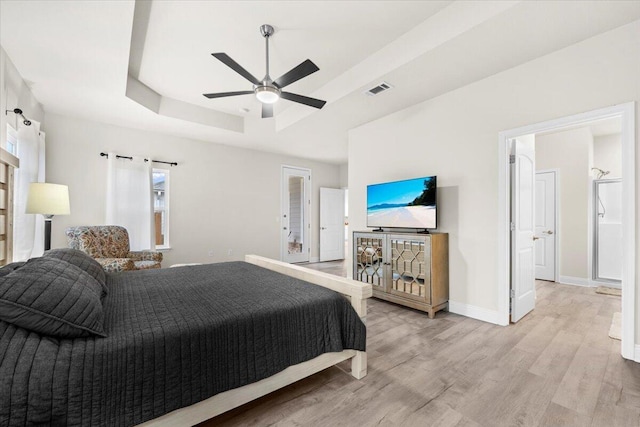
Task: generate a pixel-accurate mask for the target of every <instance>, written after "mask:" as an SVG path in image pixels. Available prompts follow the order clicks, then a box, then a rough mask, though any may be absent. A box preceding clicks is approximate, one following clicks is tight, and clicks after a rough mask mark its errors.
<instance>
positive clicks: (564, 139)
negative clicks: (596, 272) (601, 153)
mask: <svg viewBox="0 0 640 427" xmlns="http://www.w3.org/2000/svg"><path fill="white" fill-rule="evenodd" d="M592 145H593V137H592V136H591V131H590V129H589V128H588V127H583V128H579V129H572V130H568V131H564V132H556V133H552V134H546V135H536V169H537V170H541V169H558V175H559V181H560V186H559V191H560V194H559V196H560V197H559V199H560V206H558V209H559V213H560V224H559V227H558V231H559V238H560V265H559V268H560V276H568V277H571V278H580V279H585V280H588V279H590V277H591V274H590V273H589V271H590V270H589V232H590V231H589V216H590V215H591V210H590V208H589V192H590V191H591V179H590V177H591V173H590V172H591V171H590V168H591V162H590V150H591V147H592Z"/></svg>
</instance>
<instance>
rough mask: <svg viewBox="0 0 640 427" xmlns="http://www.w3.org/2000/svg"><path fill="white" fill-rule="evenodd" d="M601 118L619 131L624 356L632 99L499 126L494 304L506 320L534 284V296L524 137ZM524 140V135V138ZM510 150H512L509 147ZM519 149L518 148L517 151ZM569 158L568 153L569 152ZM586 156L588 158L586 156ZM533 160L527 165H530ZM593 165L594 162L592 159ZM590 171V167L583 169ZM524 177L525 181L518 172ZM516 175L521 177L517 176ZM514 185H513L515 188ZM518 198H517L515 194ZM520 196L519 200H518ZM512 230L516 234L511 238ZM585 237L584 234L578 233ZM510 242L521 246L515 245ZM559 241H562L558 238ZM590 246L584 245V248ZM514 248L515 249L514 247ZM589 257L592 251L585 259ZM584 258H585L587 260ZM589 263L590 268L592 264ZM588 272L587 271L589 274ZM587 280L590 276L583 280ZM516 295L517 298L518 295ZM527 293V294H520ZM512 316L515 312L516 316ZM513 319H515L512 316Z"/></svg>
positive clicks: (630, 277) (630, 317) (630, 249)
mask: <svg viewBox="0 0 640 427" xmlns="http://www.w3.org/2000/svg"><path fill="white" fill-rule="evenodd" d="M605 119H618V120H619V121H620V123H621V128H622V132H621V133H620V142H621V156H622V164H621V173H620V175H621V179H622V188H621V194H622V205H621V207H620V211H621V214H620V218H621V233H622V241H621V245H620V247H621V248H622V253H623V266H624V267H623V270H622V274H621V277H622V280H621V288H622V298H621V303H622V307H621V308H622V332H621V338H622V339H621V341H622V344H621V353H622V356H623V357H625V358H627V359H634V352H635V351H634V346H635V342H634V341H635V327H636V323H637V317H636V312H635V304H634V302H635V198H636V195H635V181H634V176H635V173H634V171H635V143H634V141H635V105H634V104H633V103H628V104H623V105H617V106H613V107H608V108H604V109H600V110H596V111H591V112H588V113H582V114H578V115H575V116H569V117H564V118H561V119H556V120H551V121H548V122H544V123H539V124H534V125H530V126H525V127H521V128H518V129H512V130H510V131H505V132H501V133H500V135H499V157H500V165H501V166H500V172H499V186H500V187H499V190H500V191H499V209H500V210H499V222H500V224H501V225H500V228H499V242H498V243H499V253H500V256H499V286H500V288H499V289H500V295H499V300H500V301H499V304H500V312H501V316H500V319H501V324H505V325H506V324H508V323H509V320H510V319H511V315H512V313H511V312H510V310H513V309H514V307H512V304H515V305H516V306H517V304H518V303H519V302H521V303H522V307H520V308H523V307H524V309H522V310H519V309H518V307H515V310H519V311H518V312H517V313H516V314H518V316H522V315H523V314H522V313H526V310H527V309H528V307H527V305H529V306H530V308H531V309H533V308H534V307H535V290H534V291H533V299H532V295H531V289H532V287H531V285H532V283H535V282H534V278H535V267H534V263H535V258H534V255H533V254H534V242H535V241H536V240H537V239H536V240H534V238H535V237H536V230H535V227H534V224H533V223H532V222H531V221H529V222H527V221H526V220H527V218H528V219H529V220H531V218H534V216H535V214H534V213H533V210H534V208H535V187H534V186H535V184H534V182H535V178H534V174H535V167H533V168H532V167H529V168H528V169H527V161H522V162H520V159H521V158H523V157H521V154H523V155H529V156H531V154H530V153H528V154H527V152H526V146H527V143H530V141H531V136H533V135H538V134H544V133H552V132H558V131H561V130H569V129H572V128H577V127H579V126H583V125H585V124H586V123H591V122H594V121H599V120H605ZM527 140H528V141H527ZM514 150H515V151H514ZM519 150H523V151H522V153H521V152H519ZM569 159H571V154H569ZM590 160H591V162H592V161H593V158H591V159H590ZM511 162H515V164H516V165H517V164H521V165H522V166H523V168H521V170H520V171H519V172H518V171H516V174H518V173H520V175H517V176H516V181H513V180H512V173H511V172H512V168H513V167H514V166H512V165H513V163H511ZM529 166H532V165H529ZM596 166H597V165H596ZM587 173H589V172H587ZM525 176H526V177H527V179H528V180H529V181H527V182H528V184H527V182H525V181H522V179H521V178H523V177H525ZM518 179H521V181H517V180H518ZM518 182H521V184H524V185H523V189H524V190H528V192H526V191H525V192H524V193H522V192H520V191H519V190H518V189H517V188H516V189H514V185H517V183H518ZM514 190H515V191H514ZM589 191H590V186H589V184H586V183H585V188H584V192H585V193H586V194H587V195H588V193H589ZM518 198H520V200H518ZM518 202H519V203H518ZM513 203H516V209H517V210H519V211H516V212H515V214H516V215H515V216H514V217H512V213H514V212H513V211H514V208H513ZM583 213H584V215H582V216H583V218H582V219H583V221H584V222H589V213H588V212H583ZM514 234H515V235H516V236H517V237H516V241H515V242H514ZM583 237H584V239H585V240H588V235H587V236H583ZM514 244H516V245H517V244H521V246H519V247H518V246H516V247H514ZM561 245H562V244H561ZM590 247H591V246H590V245H589V246H588V248H590ZM518 251H519V252H518ZM590 261H591V257H590V256H589V258H588V259H587V262H586V263H589V262H590ZM586 263H585V264H586ZM589 267H590V266H588V267H587V268H588V269H589V272H590V271H591V269H590V268H589ZM589 277H591V276H589ZM587 283H589V280H587ZM520 297H523V298H522V301H518V299H519V298H520ZM525 297H526V298H525ZM516 317H517V316H516ZM516 320H517V319H516Z"/></svg>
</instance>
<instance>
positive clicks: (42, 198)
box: [26, 182, 70, 215]
mask: <svg viewBox="0 0 640 427" xmlns="http://www.w3.org/2000/svg"><path fill="white" fill-rule="evenodd" d="M26 213H28V214H43V215H69V213H70V209H69V187H67V186H66V185H60V184H49V183H44V182H32V183H31V184H29V195H28V196H27V210H26Z"/></svg>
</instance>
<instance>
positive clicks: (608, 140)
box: [592, 133, 622, 179]
mask: <svg viewBox="0 0 640 427" xmlns="http://www.w3.org/2000/svg"><path fill="white" fill-rule="evenodd" d="M620 138H621V135H620V134H619V133H618V134H614V135H602V136H596V137H594V138H593V165H592V166H593V167H596V168H600V169H602V170H604V171H609V172H610V173H609V174H608V175H605V176H604V178H607V179H609V178H620V177H622V142H621V139H620ZM593 176H594V177H595V176H596V175H593Z"/></svg>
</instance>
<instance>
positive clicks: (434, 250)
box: [353, 230, 449, 319]
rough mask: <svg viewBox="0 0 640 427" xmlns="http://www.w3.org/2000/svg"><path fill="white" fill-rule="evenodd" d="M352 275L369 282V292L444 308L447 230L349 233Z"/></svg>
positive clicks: (420, 305)
mask: <svg viewBox="0 0 640 427" xmlns="http://www.w3.org/2000/svg"><path fill="white" fill-rule="evenodd" d="M353 279H354V280H359V281H361V282H365V283H370V284H371V285H372V287H373V296H374V297H375V298H379V299H383V300H385V301H390V302H394V303H396V304H402V305H404V306H407V307H411V308H415V309H417V310H422V311H426V312H427V313H429V318H431V319H433V317H434V316H435V314H436V312H438V311H440V310H444V309H446V308H448V302H449V235H448V234H447V233H431V234H421V233H390V232H379V231H377V230H376V231H356V232H354V233H353Z"/></svg>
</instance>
